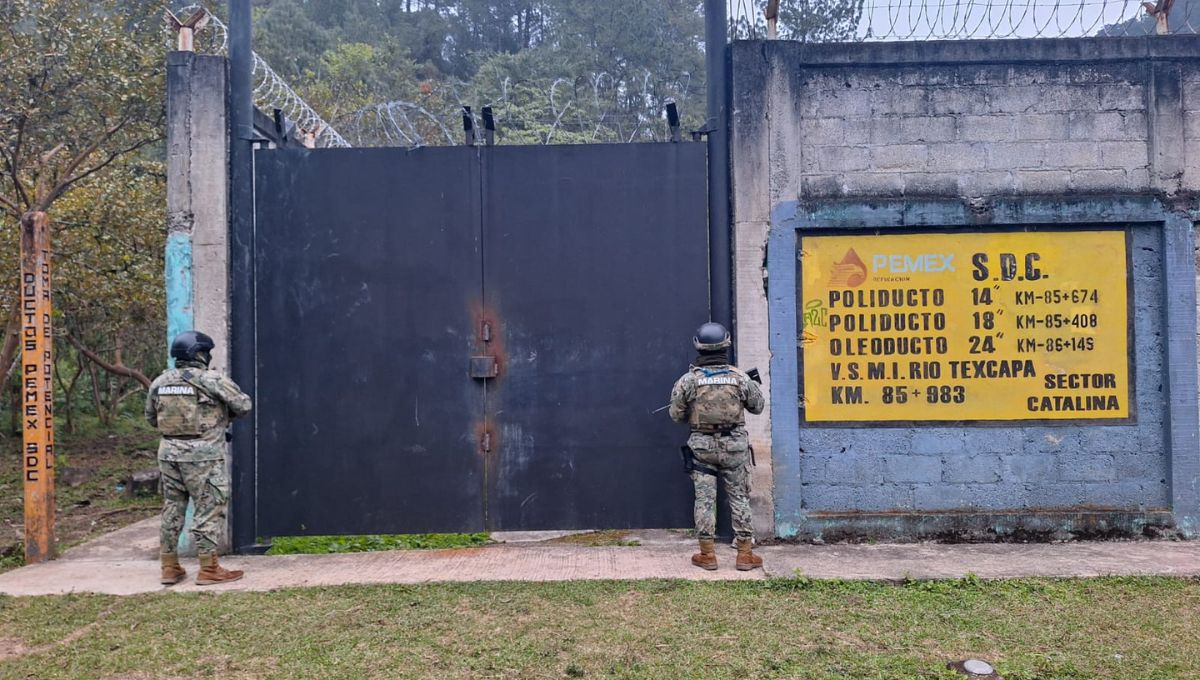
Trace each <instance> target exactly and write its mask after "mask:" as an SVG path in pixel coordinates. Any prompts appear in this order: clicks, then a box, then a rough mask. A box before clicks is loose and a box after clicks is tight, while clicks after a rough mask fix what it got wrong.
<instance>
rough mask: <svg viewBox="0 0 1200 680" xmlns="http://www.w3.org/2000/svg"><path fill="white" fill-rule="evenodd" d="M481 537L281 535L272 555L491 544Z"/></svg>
mask: <svg viewBox="0 0 1200 680" xmlns="http://www.w3.org/2000/svg"><path fill="white" fill-rule="evenodd" d="M491 542H492V539H491V537H490V536H489V535H488V534H486V533H480V534H378V535H370V536H277V537H275V538H274V539H272V541H271V549H270V550H268V551H267V554H268V555H324V554H329V553H356V552H377V551H381V550H445V549H449V548H471V547H474V546H480V545H487V544H488V543H491Z"/></svg>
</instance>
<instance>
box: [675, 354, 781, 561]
mask: <svg viewBox="0 0 1200 680" xmlns="http://www.w3.org/2000/svg"><path fill="white" fill-rule="evenodd" d="M764 405H765V403H764V401H763V395H762V390H760V389H759V386H758V383H756V382H754V381H753V380H751V379H750V378H749V376H747V375H746V374H745V373H743V372H742V371H740V370H739V369H737V368H736V367H734V366H730V365H728V364H720V365H712V366H704V367H697V366H693V367H692V368H691V369H690V370H689V371H688V372H687V373H685V374H683V376H682V377H681V378H679V380H677V381H676V382H675V386H674V387H673V388H672V389H671V407H670V410H669V413H670V415H671V419H672V420H674V421H676V422H684V421H687V422H688V423H689V425H690V426H691V428H692V434H691V436H690V437H688V446H689V447H691V449H692V452H693V453H694V454H695V457H696V461H697V462H699V463H701V464H703V465H706V466H708V467H710V468H712V469H714V470H717V471H718V472H720V473H721V477H722V478H723V479H724V480H725V493H727V494H728V495H729V510H730V514H732V515H733V531H734V534H736V535H737V537H738V538H751V537H752V536H753V528H752V525H751V521H750V436H749V435H748V434H747V433H746V428H745V427H743V425H745V422H746V419H745V415H744V413H743V411H749V412H751V413H762V411H763V406H764ZM692 483H693V484H694V485H695V488H696V505H695V520H696V533H697V535H698V536H699V537H700V538H701V539H711V538H713V536H714V535H715V534H716V529H717V478H716V477H714V476H712V475H709V474H706V473H703V472H700V471H699V470H696V471H693V472H692Z"/></svg>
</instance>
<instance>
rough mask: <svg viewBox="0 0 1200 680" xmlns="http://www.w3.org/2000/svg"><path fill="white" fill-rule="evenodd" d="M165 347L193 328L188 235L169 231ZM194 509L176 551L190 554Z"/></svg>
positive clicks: (171, 362) (189, 512) (169, 360)
mask: <svg viewBox="0 0 1200 680" xmlns="http://www.w3.org/2000/svg"><path fill="white" fill-rule="evenodd" d="M166 262H167V272H166V285H167V348H168V351H169V349H170V346H171V340H172V339H173V338H174V337H175V336H176V335H178V334H180V333H182V332H183V331H188V330H192V327H193V326H194V325H195V321H196V318H195V312H194V309H195V308H194V304H195V303H194V301H195V298H194V292H195V287H194V285H193V277H192V236H191V234H189V233H187V232H172V233H170V234H168V235H167V253H166ZM167 364H168V365H169V366H174V365H175V360H174V359H172V358H170V356H168V357H167ZM194 513H195V508H194V506H193V504H192V503H191V501H188V507H187V515H186V516H185V517H184V523H183V526H184V531H183V533H182V534H180V536H179V552H180V553H190V552H191V551H192V535H191V527H192V517H193V515H194Z"/></svg>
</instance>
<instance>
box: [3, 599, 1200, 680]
mask: <svg viewBox="0 0 1200 680" xmlns="http://www.w3.org/2000/svg"><path fill="white" fill-rule="evenodd" d="M1197 630H1200V580H1196V579H1168V578H1102V579H1089V580H1015V581H1003V582H981V581H978V580H976V579H965V580H962V581H949V582H946V581H941V582H909V583H903V584H880V583H859V582H853V583H852V582H836V581H833V582H830V581H815V580H811V579H805V578H794V579H777V580H769V581H758V582H712V583H708V582H686V581H643V582H612V581H607V582H566V583H542V584H538V583H473V584H432V585H421V586H399V585H396V586H370V587H367V586H347V587H339V588H319V589H300V590H283V591H276V592H268V593H222V594H216V593H212V592H206V593H199V594H186V595H184V594H154V595H143V596H137V597H129V598H117V597H110V596H79V595H76V596H59V597H40V598H21V599H12V598H8V599H3V600H0V658H2V657H3V656H4V655H5V650H7V656H8V658H7V659H6V660H3V661H0V678H27V677H36V678H44V679H49V680H52V679H55V678H110V677H133V678H139V679H140V678H159V677H162V678H200V677H221V678H393V677H431V678H432V677H436V678H480V677H484V678H500V677H503V678H563V677H628V678H643V677H644V678H690V677H713V678H725V677H730V678H777V677H778V678H784V677H786V678H881V679H883V678H886V679H887V680H893V679H896V678H948V677H953V676H950V675H949V674H948V671H946V670H945V664H946V662H948V661H955V660H961V659H964V658H968V657H978V658H983V659H986V660H989V661H991V662H993V663H994V664H995V665H996V666H997V668H998V669H999V671H1000V672H1001V673H1002V674H1003V675H1004V677H1005V678H1006V679H1007V680H1035V679H1036V680H1054V679H1066V678H1081V679H1082V678H1088V679H1092V678H1106V679H1107V678H1138V679H1142V678H1152V679H1153V678H1162V679H1164V680H1165V679H1168V678H1170V679H1175V678H1188V677H1198V676H1200V636H1197V635H1196V631H1197Z"/></svg>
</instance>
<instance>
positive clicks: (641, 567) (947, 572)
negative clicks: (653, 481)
mask: <svg viewBox="0 0 1200 680" xmlns="http://www.w3.org/2000/svg"><path fill="white" fill-rule="evenodd" d="M511 538H512V539H514V540H515V539H521V542H519V543H502V544H497V545H489V546H484V547H478V548H463V549H456V550H395V551H388V552H374V553H349V554H339V555H287V556H277V557H267V556H254V557H251V556H231V557H229V558H227V559H223V560H222V563H223V564H225V565H226V566H229V567H231V568H236V569H245V570H246V577H245V578H244V579H243V580H241V581H238V582H235V583H231V584H227V585H223V586H208V587H203V588H202V587H199V586H196V585H194V584H193V583H191V581H190V579H189V580H188V581H185V582H184V583H181V584H180V585H177V586H173V587H171V588H169V589H168V588H164V587H162V586H160V585H159V584H158V562H157V553H156V541H157V520H154V519H151V520H146V521H144V522H139V523H138V524H135V525H132V526H130V527H126V528H124V529H121V530H119V531H116V532H113V533H112V534H109V535H107V536H104V537H101V538H100V539H98V540H96V541H93V542H92V543H89V544H86V545H83V546H80V547H78V548H75V549H73V550H69V551H67V553H66V554H64V555H63V557H62V558H61V559H59V560H56V561H53V562H50V563H47V564H40V565H33V566H28V567H23V568H21V569H16V570H14V571H10V572H8V573H5V574H0V593H4V594H7V595H17V596H21V595H49V594H61V593H68V592H94V593H108V594H113V595H133V594H137V593H148V592H155V591H165V590H169V591H173V592H190V591H196V590H203V591H206V592H214V593H216V592H235V591H246V590H274V589H277V588H292V587H310V586H331V585H344V584H378V583H407V584H414V583H431V582H454V581H567V580H584V579H650V578H682V579H691V580H734V579H750V580H755V579H762V578H768V577H779V576H783V577H790V576H795V575H797V574H799V575H803V576H807V577H811V578H844V579H871V580H899V579H904V578H915V579H930V578H961V577H963V576H965V575H966V574H968V573H972V574H975V575H977V576H979V577H980V578H1014V577H1022V576H1047V577H1050V576H1063V577H1073V576H1074V577H1082V576H1105V575H1169V576H1200V542H1167V541H1124V542H1103V543H1100V542H1097V543H1061V544H989V545H942V544H932V543H918V544H906V545H824V546H813V545H780V546H766V547H762V548H760V549H759V551H760V552H761V554H762V556H763V558H764V560H765V561H766V569H765V571H753V572H739V571H737V570H735V569H734V568H733V561H734V554H735V553H734V552H733V551H732V550H730V549H729V548H728V547H725V546H721V547H719V548H718V553H717V556H718V559H719V560H720V564H721V568H720V569H719V570H718V571H715V572H708V571H703V570H700V569H696V568H695V567H692V566H691V565H690V563H689V560H688V558H689V556H690V555H691V553H692V552H693V551H694V543H693V542H692V541H691V540H688V539H686V538H684V537H682V536H680V535H679V534H674V533H671V532H665V531H658V532H631V533H630V535H629V538H630V539H634V540H638V541H640V542H641V545H639V546H635V547H589V546H580V545H570V544H564V543H557V542H552V541H549V542H547V541H542V542H537V541H533V540H530V539H531V538H536V536H532V537H531V536H512V537H511ZM185 566H187V568H188V571H189V575H190V576H191V575H194V574H195V570H196V565H195V561H194V560H185Z"/></svg>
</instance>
